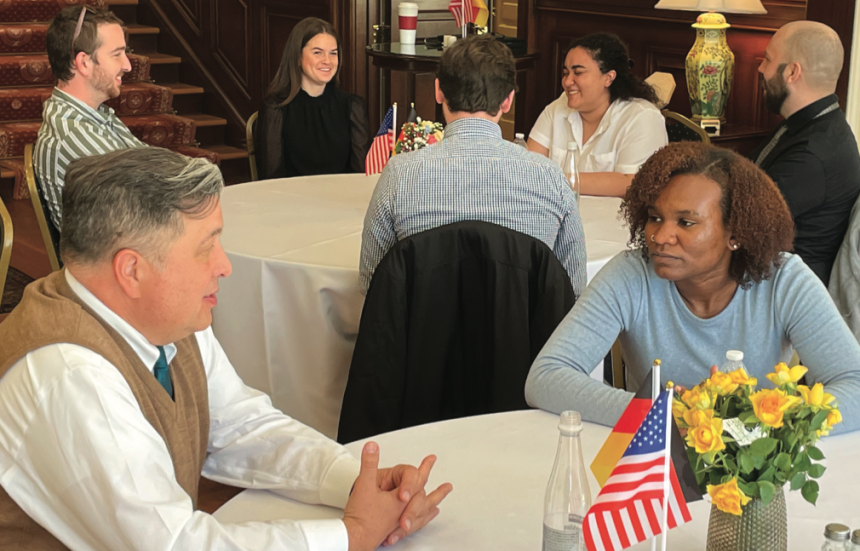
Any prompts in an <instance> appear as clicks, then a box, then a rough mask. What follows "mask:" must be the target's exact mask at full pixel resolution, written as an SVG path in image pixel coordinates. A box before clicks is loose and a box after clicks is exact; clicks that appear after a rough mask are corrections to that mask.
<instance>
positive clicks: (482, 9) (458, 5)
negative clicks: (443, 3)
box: [448, 0, 490, 27]
mask: <svg viewBox="0 0 860 551" xmlns="http://www.w3.org/2000/svg"><path fill="white" fill-rule="evenodd" d="M448 11H450V12H451V13H452V14H453V15H454V22H455V23H456V24H457V26H458V27H462V26H463V23H464V22H463V19H465V20H466V21H465V22H466V23H474V24H475V26H477V27H485V26H487V19H488V17H489V14H490V12H489V10H488V9H487V4H486V3H485V2H484V0H451V3H450V4H448Z"/></svg>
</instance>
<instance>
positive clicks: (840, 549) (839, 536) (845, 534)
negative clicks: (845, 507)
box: [821, 523, 851, 551]
mask: <svg viewBox="0 0 860 551" xmlns="http://www.w3.org/2000/svg"><path fill="white" fill-rule="evenodd" d="M850 537H851V529H850V528H848V527H847V526H845V525H844V524H837V523H833V524H828V525H827V526H826V527H825V528H824V545H822V546H821V551H847V550H848V549H851V548H850V547H848V546H849V545H851V542H850V541H849V539H850Z"/></svg>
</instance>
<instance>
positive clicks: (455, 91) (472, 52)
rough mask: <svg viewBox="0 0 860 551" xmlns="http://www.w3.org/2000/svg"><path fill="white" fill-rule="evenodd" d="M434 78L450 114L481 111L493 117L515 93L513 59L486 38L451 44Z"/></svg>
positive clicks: (507, 51) (501, 47)
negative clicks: (437, 80) (436, 79)
mask: <svg viewBox="0 0 860 551" xmlns="http://www.w3.org/2000/svg"><path fill="white" fill-rule="evenodd" d="M436 78H438V79H439V88H440V89H441V90H442V94H444V95H445V101H446V102H448V110H449V111H451V112H452V113H454V112H457V111H465V112H467V113H478V112H480V111H484V112H486V113H487V114H489V115H491V116H495V115H496V114H497V113H498V112H499V109H500V108H501V106H502V102H503V101H505V98H507V97H508V95H510V93H511V92H512V91H516V89H517V70H516V65H515V62H514V55H513V54H512V53H511V50H510V48H508V47H507V46H505V45H504V44H502V43H501V42H499V41H498V40H496V39H495V38H493V37H492V36H487V35H484V36H470V37H469V38H466V39H464V40H458V41H457V42H455V43H454V45H453V46H451V47H450V48H448V49H447V50H446V51H445V53H444V54H442V60H441V62H440V63H439V70H438V72H437V73H436Z"/></svg>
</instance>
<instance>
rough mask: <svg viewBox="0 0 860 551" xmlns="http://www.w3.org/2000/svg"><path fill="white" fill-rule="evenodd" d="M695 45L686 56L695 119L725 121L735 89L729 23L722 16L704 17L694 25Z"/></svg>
mask: <svg viewBox="0 0 860 551" xmlns="http://www.w3.org/2000/svg"><path fill="white" fill-rule="evenodd" d="M693 27H694V28H695V29H696V43H695V44H693V48H692V49H691V50H690V53H688V54H687V64H686V65H687V90H688V91H689V93H690V107H691V108H692V111H693V120H694V121H697V122H698V121H700V120H702V119H720V120H721V121H723V122H725V120H726V103H727V102H728V99H729V91H730V90H731V89H732V76H733V75H734V72H735V55H734V54H733V53H732V51H731V50H730V49H729V45H728V44H727V43H726V29H727V28H729V24H728V23H726V18H725V17H723V16H722V15H721V14H719V13H714V12H709V13H703V14H701V15H700V16H699V17H698V18H697V19H696V22H695V23H693Z"/></svg>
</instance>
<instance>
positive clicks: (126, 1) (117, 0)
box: [107, 0, 138, 6]
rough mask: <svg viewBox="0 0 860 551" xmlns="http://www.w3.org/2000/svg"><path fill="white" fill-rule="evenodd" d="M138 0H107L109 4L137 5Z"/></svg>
mask: <svg viewBox="0 0 860 551" xmlns="http://www.w3.org/2000/svg"><path fill="white" fill-rule="evenodd" d="M137 3H138V2H137V0H107V4H108V6H136V5H137Z"/></svg>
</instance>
